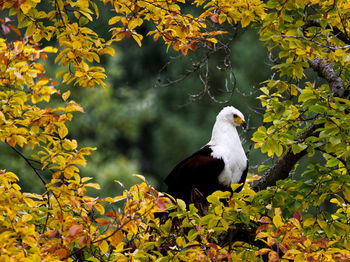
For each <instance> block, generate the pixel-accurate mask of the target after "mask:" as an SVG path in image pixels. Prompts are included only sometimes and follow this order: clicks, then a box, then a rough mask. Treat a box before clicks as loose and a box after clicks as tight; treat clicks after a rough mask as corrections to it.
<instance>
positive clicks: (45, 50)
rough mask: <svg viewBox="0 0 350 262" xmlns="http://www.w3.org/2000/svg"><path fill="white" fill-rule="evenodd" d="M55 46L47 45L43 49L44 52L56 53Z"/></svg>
mask: <svg viewBox="0 0 350 262" xmlns="http://www.w3.org/2000/svg"><path fill="white" fill-rule="evenodd" d="M57 50H58V49H57V48H55V47H52V46H47V47H45V48H44V49H43V51H44V52H46V53H57Z"/></svg>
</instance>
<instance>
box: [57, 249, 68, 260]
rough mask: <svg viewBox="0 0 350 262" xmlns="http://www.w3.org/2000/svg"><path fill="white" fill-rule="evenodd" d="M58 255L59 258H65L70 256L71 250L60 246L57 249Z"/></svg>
mask: <svg viewBox="0 0 350 262" xmlns="http://www.w3.org/2000/svg"><path fill="white" fill-rule="evenodd" d="M56 255H57V256H58V258H59V259H65V258H67V257H69V250H68V249H66V248H60V249H59V250H57V252H56Z"/></svg>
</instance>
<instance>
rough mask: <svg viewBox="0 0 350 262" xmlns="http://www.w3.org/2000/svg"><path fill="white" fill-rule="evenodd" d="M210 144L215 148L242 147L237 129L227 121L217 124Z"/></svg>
mask: <svg viewBox="0 0 350 262" xmlns="http://www.w3.org/2000/svg"><path fill="white" fill-rule="evenodd" d="M208 144H209V145H213V146H224V145H228V146H230V147H231V146H234V147H236V148H237V147H242V144H241V140H240V139H239V135H238V132H237V129H236V127H235V126H233V125H232V124H231V123H228V122H226V121H216V122H215V124H214V127H213V131H212V135H211V139H210V141H209V143H208Z"/></svg>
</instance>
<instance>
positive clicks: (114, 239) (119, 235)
mask: <svg viewBox="0 0 350 262" xmlns="http://www.w3.org/2000/svg"><path fill="white" fill-rule="evenodd" d="M123 239H124V235H123V232H122V231H121V230H118V231H117V232H116V233H115V234H113V235H112V236H111V237H110V238H109V239H108V240H109V241H110V243H111V245H112V246H114V247H116V246H118V245H119V244H120V243H121V242H122V241H123Z"/></svg>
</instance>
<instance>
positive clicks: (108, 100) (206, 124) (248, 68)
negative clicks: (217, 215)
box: [0, 7, 271, 197]
mask: <svg viewBox="0 0 350 262" xmlns="http://www.w3.org/2000/svg"><path fill="white" fill-rule="evenodd" d="M101 8H104V7H101ZM108 12H109V10H108V9H106V8H104V10H103V11H101V12H100V13H101V14H104V15H102V16H101V17H100V18H99V20H98V21H97V22H95V23H94V24H93V25H92V28H93V29H94V30H95V31H97V32H98V33H99V34H101V35H102V36H104V37H105V38H108V35H109V32H108V28H107V27H106V25H107V24H108V19H109V16H108V15H107V14H108ZM227 29H228V30H231V29H230V28H227ZM142 31H144V32H147V28H146V27H143V28H141V32H142ZM232 34H233V32H232ZM234 34H235V37H234V39H233V40H232V41H230V44H229V51H230V52H231V54H230V55H229V62H230V63H231V64H232V69H233V74H234V76H235V79H236V83H235V86H234V87H233V86H232V85H230V81H228V83H229V84H228V87H229V88H230V89H232V88H234V92H233V95H231V94H228V93H225V92H222V91H221V90H222V89H223V88H224V87H225V81H226V80H230V78H231V79H232V77H233V75H232V74H230V73H229V72H228V71H223V70H221V68H222V65H223V63H224V59H225V57H226V59H227V54H226V53H227V51H228V50H226V53H225V52H220V51H219V52H217V53H215V54H213V55H211V56H210V58H209V60H208V61H209V80H210V81H209V84H210V87H211V91H212V94H213V96H214V97H215V99H216V100H218V101H214V100H213V99H212V98H210V97H209V96H208V95H207V94H205V95H204V96H202V97H200V98H198V99H194V97H193V96H191V95H195V94H200V93H201V92H202V91H203V88H204V86H203V83H202V82H201V80H200V77H199V76H200V75H201V74H202V75H203V74H205V72H204V69H203V68H204V67H203V68H202V69H199V70H197V71H196V72H194V73H191V74H188V76H187V77H184V79H183V80H181V81H176V80H178V79H181V78H182V76H184V75H187V72H188V71H191V70H193V68H194V66H195V65H196V63H197V62H198V61H200V60H201V59H202V58H203V57H205V56H206V55H207V54H208V53H207V51H208V50H207V49H205V48H202V47H199V49H198V50H197V51H196V52H189V54H188V55H187V56H186V57H184V56H182V55H181V53H176V52H174V51H172V50H171V48H170V49H169V51H168V52H167V51H166V46H165V45H164V44H163V42H162V41H158V42H154V41H153V39H152V38H150V37H145V39H144V41H143V46H142V47H141V48H140V47H138V45H137V43H136V42H135V41H134V40H132V39H126V40H123V41H122V42H119V43H117V44H116V45H115V49H116V55H115V56H114V57H110V56H106V57H103V59H102V64H103V66H104V67H105V68H106V71H107V75H108V79H107V88H106V89H103V88H93V89H90V88H78V87H74V86H69V87H68V86H65V85H64V84H63V85H61V86H60V87H59V90H60V91H61V92H62V93H63V92H65V91H67V90H68V89H69V90H71V92H72V95H71V99H73V100H75V101H76V102H78V103H80V104H81V105H82V106H83V108H84V110H85V113H84V114H82V113H76V114H75V115H74V118H73V121H72V122H71V123H70V124H69V130H70V133H69V137H70V138H74V139H76V140H77V141H78V143H79V147H85V146H91V147H97V150H96V151H95V152H94V153H93V154H92V156H89V157H88V164H87V167H85V168H82V169H81V174H82V176H91V177H94V178H95V182H97V183H99V184H100V185H101V187H102V190H100V191H99V192H92V194H95V195H96V194H97V195H99V196H101V197H104V196H114V195H116V194H118V193H119V192H120V191H121V187H120V186H119V185H118V184H117V183H115V182H113V181H114V180H119V181H121V182H122V183H123V184H124V185H125V186H126V187H127V188H128V187H129V186H130V185H132V184H134V183H137V182H139V181H140V180H139V179H138V178H136V177H133V176H132V174H134V173H137V174H142V175H143V176H145V177H146V179H147V180H148V181H149V182H150V183H151V184H152V185H154V186H155V187H156V188H158V189H159V190H165V189H166V188H165V185H164V183H163V180H164V178H165V177H166V176H167V174H168V173H169V172H170V171H171V170H172V168H173V167H174V166H175V165H176V164H177V163H178V162H179V161H181V160H182V159H183V158H185V157H186V156H188V155H189V154H190V153H192V152H193V151H195V150H197V149H199V148H200V147H201V146H203V145H205V144H206V143H207V142H208V141H209V139H210V136H211V129H212V126H213V124H214V122H215V117H216V115H217V113H218V112H219V111H220V110H221V108H222V107H224V106H229V105H233V106H235V107H237V108H238V109H239V110H241V111H242V113H243V114H244V115H245V117H246V120H247V121H248V124H249V129H248V131H246V132H243V131H242V130H239V133H240V134H241V137H242V139H243V141H244V148H245V151H246V153H247V155H248V157H249V159H250V172H254V170H255V167H256V165H257V164H261V163H262V162H263V161H264V156H262V155H261V154H260V153H259V151H258V150H254V149H253V144H252V142H251V141H250V138H251V135H252V133H253V132H254V130H255V128H256V127H257V126H258V125H259V123H261V119H262V115H261V112H262V110H261V109H260V103H259V101H258V100H257V99H256V97H257V96H258V95H259V93H258V91H257V90H258V87H259V83H260V82H262V81H264V80H266V79H268V78H269V76H270V75H271V72H270V71H269V66H268V65H267V63H268V59H267V52H266V49H265V48H264V47H263V46H262V44H261V43H260V42H259V40H258V34H257V32H255V31H253V30H252V29H251V30H248V31H247V30H245V31H243V30H240V29H238V31H237V32H235V33H234ZM229 35H230V34H229ZM229 35H228V36H224V37H226V39H224V40H227V38H229V37H230V36H229ZM227 62H228V61H226V63H227ZM45 64H46V69H47V72H46V73H47V75H49V76H51V77H55V74H56V73H57V72H58V71H59V70H60V69H59V67H58V66H57V65H55V64H54V63H53V60H48V61H46V62H45ZM169 80H170V81H174V82H175V83H172V84H169ZM223 102H226V103H223ZM42 106H47V105H44V104H43V105H42ZM259 112H260V113H259ZM23 151H24V154H26V155H28V154H29V155H30V151H28V149H27V148H24V149H23ZM0 163H1V168H6V169H7V170H8V171H13V172H15V173H16V174H17V175H18V176H19V177H20V179H21V182H20V184H21V186H22V188H23V190H24V191H35V192H42V191H43V187H42V185H41V182H40V181H39V179H38V178H37V177H36V176H35V174H34V173H33V171H32V170H31V169H29V168H28V166H27V164H26V163H25V161H24V160H23V159H20V158H19V157H18V155H17V154H16V153H15V152H14V151H12V150H11V149H10V148H9V146H7V145H5V144H4V143H1V144H0Z"/></svg>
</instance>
